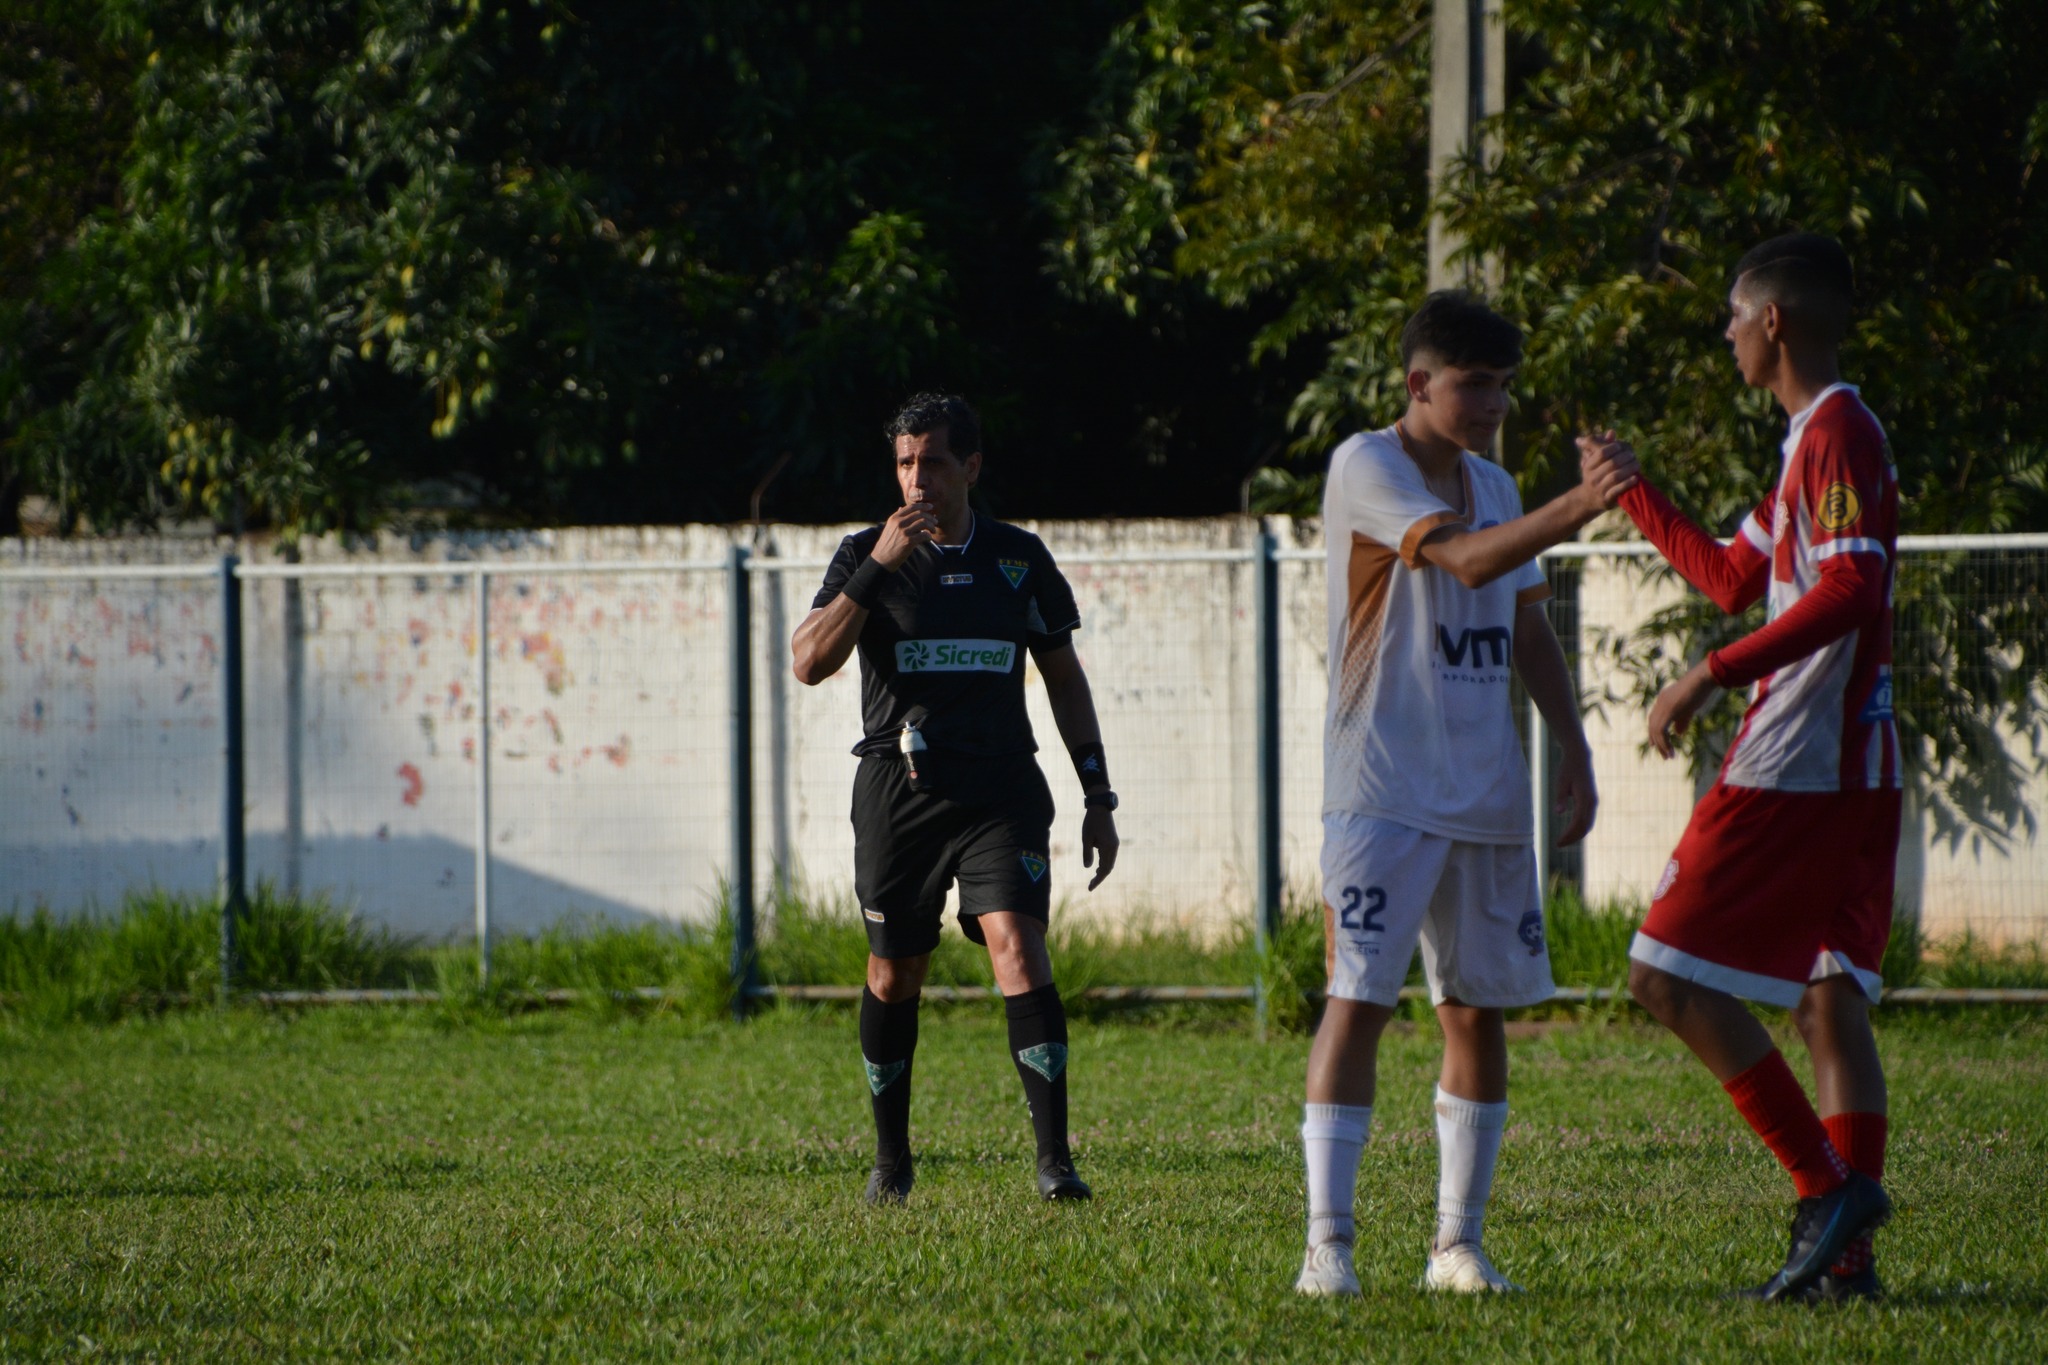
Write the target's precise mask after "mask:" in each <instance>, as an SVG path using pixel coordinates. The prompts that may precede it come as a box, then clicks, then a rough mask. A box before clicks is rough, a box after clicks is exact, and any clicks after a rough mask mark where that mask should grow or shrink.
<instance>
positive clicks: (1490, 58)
mask: <svg viewBox="0 0 2048 1365" xmlns="http://www.w3.org/2000/svg"><path fill="white" fill-rule="evenodd" d="M1435 20H1436V22H1435V26H1434V28H1433V29H1432V30H1431V33H1430V59H1429V62H1430V71H1429V90H1430V98H1429V191H1430V194H1431V196H1432V197H1434V196H1435V194H1436V192H1437V187H1438V186H1439V185H1441V184H1442V183H1443V177H1444V175H1445V173H1446V172H1447V170H1448V169H1449V166H1450V163H1451V162H1452V161H1453V160H1454V159H1455V158H1457V157H1458V156H1460V155H1463V154H1464V153H1466V152H1467V151H1468V150H1470V149H1471V148H1472V147H1473V145H1474V143H1475V140H1476V139H1477V138H1478V136H1479V126H1480V123H1481V121H1482V120H1484V119H1486V118H1488V117H1489V116H1491V115H1493V114H1497V113H1499V112H1500V111H1501V110H1502V109H1504V108H1506V107H1507V30H1506V28H1505V27H1504V26H1503V25H1502V22H1501V0H1436V11H1435ZM1458 246H1459V239H1458V238H1457V236H1456V235H1455V234H1453V233H1451V232H1450V231H1448V230H1447V229H1446V228H1445V227H1444V223H1443V218H1442V216H1441V215H1440V214H1435V213H1432V214H1431V215H1430V218H1429V287H1430V288H1431V289H1432V290H1435V289H1472V288H1484V287H1485V286H1486V284H1487V280H1486V279H1485V275H1486V274H1487V273H1489V272H1486V271H1483V270H1479V269H1475V268H1474V266H1473V265H1472V264H1471V263H1469V262H1468V263H1464V264H1460V265H1455V266H1454V265H1453V264H1452V263H1451V253H1452V252H1453V251H1456V250H1457V249H1458Z"/></svg>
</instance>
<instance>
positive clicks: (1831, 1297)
mask: <svg viewBox="0 0 2048 1365" xmlns="http://www.w3.org/2000/svg"><path fill="white" fill-rule="evenodd" d="M1883 1297H1884V1285H1883V1284H1882V1283H1880V1282H1879V1280H1878V1278H1877V1267H1876V1266H1868V1265H1867V1266H1865V1267H1863V1269H1861V1270H1859V1271H1857V1272H1856V1273H1855V1274H1854V1275H1837V1274H1836V1273H1835V1272H1834V1271H1832V1270H1830V1271H1829V1272H1828V1273H1827V1274H1825V1275H1823V1276H1821V1277H1820V1278H1819V1279H1817V1280H1815V1281H1814V1282H1813V1285H1812V1287H1811V1288H1809V1289H1808V1290H1807V1291H1806V1297H1805V1299H1804V1300H1803V1301H1804V1302H1806V1303H1874V1302H1876V1301H1877V1300H1878V1299H1881V1298H1883Z"/></svg>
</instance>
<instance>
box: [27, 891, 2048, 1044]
mask: <svg viewBox="0 0 2048 1365" xmlns="http://www.w3.org/2000/svg"><path fill="white" fill-rule="evenodd" d="M1640 914H1641V911H1640V909H1639V908H1637V907H1633V906H1628V905H1617V906H1592V907H1589V906H1587V905H1585V904H1584V903H1582V902H1581V901H1580V900H1579V898H1578V896H1577V895H1576V894H1575V893H1574V892H1573V891H1572V890H1571V889H1570V888H1565V889H1562V890H1560V891H1559V892H1558V893H1556V894H1555V895H1553V896H1552V897H1551V900H1550V905H1549V908H1548V915H1549V936H1550V952H1551V962H1552V967H1553V969H1554V971H1555V974H1556V978H1557V981H1558V983H1559V984H1560V985H1565V986H1609V987H1614V986H1620V985H1621V984H1623V982H1624V981H1625V980H1626V977H1627V969H1628V944H1629V939H1630V937H1631V936H1632V935H1633V933H1634V931H1635V925H1636V922H1637V920H1638V918H1639V917H1640ZM759 920H760V922H759V934H758V952H757V959H756V961H757V971H758V975H759V976H760V978H761V979H762V980H764V981H768V982H780V983H792V984H822V985H847V986H851V985H858V984H859V983H860V981H861V980H862V979H863V975H864V972H865V966H866V962H867V936H866V934H865V933H864V932H863V931H862V928H861V922H860V916H859V913H858V911H857V910H856V909H855V907H854V906H853V905H852V903H851V902H850V901H847V900H840V901H831V900H819V899H815V898H806V897H788V898H784V899H781V900H779V901H775V902H772V903H770V904H769V905H767V906H765V907H764V908H763V910H762V912H761V915H760V917H759ZM219 942H220V918H219V912H218V910H217V908H216V907H215V905H214V904H213V903H212V902H211V901H210V900H206V899H203V898H196V897H180V896H174V895H170V894H167V893H162V892H153V893H147V894H140V895H136V896H131V897H129V898H127V899H126V900H125V901H123V902H122V903H121V905H120V906H119V907H118V908H117V909H116V910H115V911H114V912H113V913H111V914H87V915H82V916H74V917H66V918H58V917H56V916H53V915H51V914H50V913H48V912H47V911H42V910H38V911H36V912H34V913H31V914H28V915H22V914H20V913H18V912H17V913H16V914H13V915H0V1013H11V1014H13V1015H15V1016H17V1017H22V1018H27V1019H33V1020H41V1021H44V1022H50V1023H55V1022H62V1021H65V1020H97V1021H102V1022H104V1021H107V1020H111V1019H115V1018H119V1017H122V1016H124V1015H129V1014H134V1013H138V1012H142V1013H147V1012H152V1011H156V1010H160V1009H163V1008H166V1007H170V1006H175V1005H181V1004H203V1003H206V1002H209V1001H211V1000H212V999H214V997H215V995H216V993H217V991H218V987H219V981H220V974H219V963H220V950H219ZM1051 942H1052V951H1053V961H1054V967H1055V971H1056V974H1057V977H1058V979H1059V982H1060V986H1061V988H1062V990H1064V991H1065V992H1066V993H1067V994H1068V995H1069V996H1070V997H1071V998H1073V999H1074V1000H1075V1001H1076V1008H1086V1009H1087V1010H1088V1011H1090V1012H1091V1013H1092V1014H1093V1015H1094V1016H1095V1017H1098V1018H1107V1017H1112V1016H1116V1015H1120V1014H1129V1013H1131V1012H1132V1011H1133V1009H1134V1008H1140V1007H1132V1006H1117V1005H1107V1004H1100V1003H1089V1004H1087V1005H1086V1006H1085V1007H1084V1006H1082V1005H1081V1004H1080V1003H1079V996H1080V993H1081V992H1082V991H1085V990H1086V989H1087V988H1088V987H1090V986H1161V985H1184V986H1245V985H1249V984H1251V983H1252V982H1253V981H1254V980H1255V979H1256V980H1259V981H1261V982H1263V983H1264V985H1265V987H1266V991H1267V997H1268V1000H1269V1004H1270V1014H1271V1019H1272V1022H1273V1023H1274V1024H1275V1025H1276V1026H1277V1027H1279V1028H1281V1029H1282V1030H1292V1031H1296V1032H1299V1031H1302V1030H1305V1029H1306V1028H1307V1027H1308V1025H1309V1022H1310V1020H1311V1018H1312V1014H1313V1006H1312V1003H1311V1001H1310V999H1309V997H1311V996H1312V995H1313V994H1314V993H1316V992H1319V991H1320V990H1321V989H1322V987H1323V984H1324V982H1323V931H1322V908H1321V906H1320V905H1319V904H1317V903H1316V902H1315V901H1314V900H1313V899H1311V898H1309V897H1307V896H1305V895H1303V894H1300V893H1297V894H1296V895H1295V896H1294V897H1292V898H1291V899H1290V901H1289V903H1288V904H1287V906H1286V908H1285V912H1284V915H1283V919H1282V923H1281V926H1280V932H1279V933H1278V934H1277V935H1276V936H1275V938H1274V941H1273V942H1272V943H1271V944H1270V945H1268V946H1267V947H1266V948H1265V950H1264V951H1263V952H1262V951H1260V950H1259V949H1258V948H1257V946H1256V945H1255V943H1254V941H1253V935H1252V932H1251V924H1250V921H1249V919H1248V918H1247V919H1246V920H1244V921H1242V922H1241V923H1239V924H1238V925H1237V926H1235V927H1234V928H1233V929H1232V930H1231V931H1229V932H1228V933H1226V934H1225V935H1223V936H1222V937H1221V939H1220V940H1213V941H1205V940H1203V939H1201V938H1199V937H1197V936H1196V935H1194V934H1192V933H1190V932H1189V931H1188V930H1186V929H1184V928H1182V927H1180V926H1178V925H1176V924H1173V923H1171V922H1169V921H1166V920H1146V919H1142V918H1141V919H1126V920H1124V921H1121V922H1119V923H1117V924H1116V925H1114V926H1109V925H1103V924H1090V923H1087V922H1078V923H1070V922H1068V921H1067V920H1066V919H1065V918H1064V917H1063V916H1062V915H1060V914H1058V913H1056V914H1055V917H1054V927H1053V932H1052V939H1051ZM731 959H732V937H731V926H730V924H729V923H728V922H726V921H725V920H724V919H723V917H721V918H720V919H719V920H718V921H717V922H716V923H714V924H713V925H711V926H709V927H690V926H684V927H674V926H667V925H659V924H640V925H630V926H629V925H621V924H617V923H613V922H609V921H606V920H603V919H570V920H566V921H564V922H563V923H561V924H558V925H556V926H555V927H553V928H551V929H549V930H548V931H546V932H544V933H542V934H539V935H536V936H532V937H505V938H500V939H498V940H496V941H495V942H494V944H493V947H492V958H491V965H492V973H491V987H490V989H489V990H488V991H485V990H480V989H479V988H478V986H477V969H476V966H477V964H476V950H475V948H474V946H473V945H470V944H463V943H459V942H454V943H427V942H424V941H421V940H419V939H412V938H405V937H402V936H398V935H394V934H392V933H390V932H389V931H387V930H383V929H379V928H373V927H371V926H369V925H367V924H365V923H364V922H363V921H361V920H358V919H355V918H354V917H352V916H351V915H349V914H348V913H347V912H346V911H345V910H343V909H342V908H340V907H338V906H336V905H334V904H333V903H331V902H329V901H325V900H321V899H317V898H314V899H305V900H295V899H292V898H288V897H285V896H281V895H278V894H276V893H275V892H274V891H273V890H272V889H271V888H269V887H267V886H259V887H258V888H257V889H256V892H255V894H254V895H253V896H252V897H251V899H250V904H249V910H248V917H247V919H246V920H245V921H244V922H243V925H242V931H241V938H240V961H241V969H240V975H239V978H238V984H239V985H240V986H241V987H243V988H247V989H257V990H280V989H297V990H319V989H325V988H331V987H373V988H374V987H412V988H420V989H434V990H438V991H440V992H441V993H442V994H443V996H444V1002H443V1005H442V1008H443V1010H444V1012H449V1011H452V1012H454V1013H457V1014H474V1013H478V1012H483V1013H494V1012H499V1013H501V1012H504V1011H505V1010H508V1009H522V1008H526V1007H528V1005H530V1003H531V999H532V996H533V994H534V993H535V992H539V991H547V990H555V989H562V988H567V989H573V990H578V991H581V992H584V993H585V1002H584V1008H585V1009H587V1010H589V1011H592V1012H596V1013H601V1014H602V1013H617V1012H620V1011H622V1010H625V1011H630V1010H635V1009H643V1008H649V1007H648V1006H644V1005H640V1004H637V1003H634V1002H631V1001H625V1000H621V999H619V998H617V997H618V995H619V993H621V992H629V991H631V990H633V989H634V988H636V987H648V986H652V987H658V988H662V989H664V990H666V991H667V992H668V993H669V996H670V998H669V999H668V1000H667V1001H666V1002H664V1004H662V1005H661V1006H658V1007H656V1008H662V1009H667V1010H670V1011H680V1012H682V1013H686V1014H690V1015H693V1016H696V1017H699V1018H702V1019H712V1018H717V1017H721V1016H723V1015H724V1014H726V1013H727V1012H728V1011H729V1008H730V1005H731V983H730V979H729V970H730V969H729V964H730V962H731ZM1884 975H1885V979H1886V980H1887V981H1888V982H1890V983H1891V984H1893V985H1913V984H1919V985H1945V986H2034V987H2040V986H2048V954H2044V952H2043V951H2042V949H2041V948H2040V947H2039V946H2027V947H2003V948H1997V949H1993V948H1991V947H1990V946H1988V945H1987V944H1985V943H1983V942H1982V941H1980V940H1973V939H1964V940H1961V941H1959V942H1956V943H1950V944H1937V945H1929V944H1926V943H1924V942H1922V941H1921V939H1920V937H1919V935H1918V933H1917V931H1916V930H1915V929H1914V927H1913V926H1912V925H1911V923H1910V922H1905V923H1902V924H1901V926H1900V929H1899V931H1898V932H1897V933H1895V934H1894V935H1893V939H1892V944H1891V946H1890V948H1889V949H1888V950H1887V952H1886V954H1885V961H1884ZM1409 979H1410V982H1411V984H1419V983H1420V982H1421V979H1422V977H1421V964H1420V961H1419V959H1418V960H1417V961H1416V962H1415V963H1413V964H1411V971H1410V978H1409ZM930 980H931V982H932V983H933V984H934V985H978V986H986V985H990V984H992V977H991V975H990V972H989V964H988V956H987V954H986V953H984V952H983V951H981V950H980V949H979V948H977V947H975V946H974V945H973V944H971V943H969V942H968V941H967V940H966V939H965V937H964V936H962V935H960V934H958V933H956V932H953V931H951V930H948V931H947V932H946V934H945V935H944V936H943V937H942V939H941V941H940V946H939V950H938V952H937V954H936V955H935V956H934V959H933V962H932V969H931V977H930ZM1142 1008H1143V1009H1144V1010H1145V1011H1148V1012H1149V1013H1150V1014H1152V1015H1154V1016H1159V1017H1163V1018H1166V1019H1168V1020H1173V1019H1179V1018H1182V1017H1189V1016H1193V1015H1203V1016H1208V1015H1218V1014H1220V1015H1221V1016H1223V1017H1225V1018H1230V1017H1239V1016H1243V1015H1245V1014H1246V1013H1248V1011H1247V1010H1245V1009H1232V1008H1231V1007H1227V1006H1217V1005H1213V1004H1202V1005H1193V1006H1187V1007H1184V1008H1163V1007H1159V1006H1144V1007H1142Z"/></svg>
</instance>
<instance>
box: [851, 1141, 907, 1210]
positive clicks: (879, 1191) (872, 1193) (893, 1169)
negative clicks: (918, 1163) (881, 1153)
mask: <svg viewBox="0 0 2048 1365" xmlns="http://www.w3.org/2000/svg"><path fill="white" fill-rule="evenodd" d="M916 1183H917V1176H916V1175H915V1174H914V1173H913V1172H912V1171H911V1169H910V1153H908V1152H905V1153H904V1154H903V1155H902V1156H901V1157H898V1158H897V1159H896V1160H895V1161H893V1162H887V1163H883V1162H878V1163H876V1165H875V1169H873V1170H872V1171H869V1172H868V1189H867V1194H866V1195H865V1196H864V1197H865V1198H866V1199H867V1201H868V1202H869V1203H870V1204H875V1205H884V1204H899V1205H900V1204H907V1203H909V1202H910V1187H911V1186H912V1185H915V1184H916Z"/></svg>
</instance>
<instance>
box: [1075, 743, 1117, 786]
mask: <svg viewBox="0 0 2048 1365" xmlns="http://www.w3.org/2000/svg"><path fill="white" fill-rule="evenodd" d="M1068 753H1069V755H1071V756H1072V758H1073V760H1074V775H1075V776H1076V777H1078V778H1080V779H1081V790H1083V791H1087V790H1089V789H1091V788H1094V787H1107V786H1108V785H1109V759H1108V758H1106V757H1104V755H1103V752H1102V745H1101V743H1100V742H1099V741H1098V742H1095V743H1091V744H1082V745H1077V746H1076V747H1075V748H1073V749H1070V750H1068Z"/></svg>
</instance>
